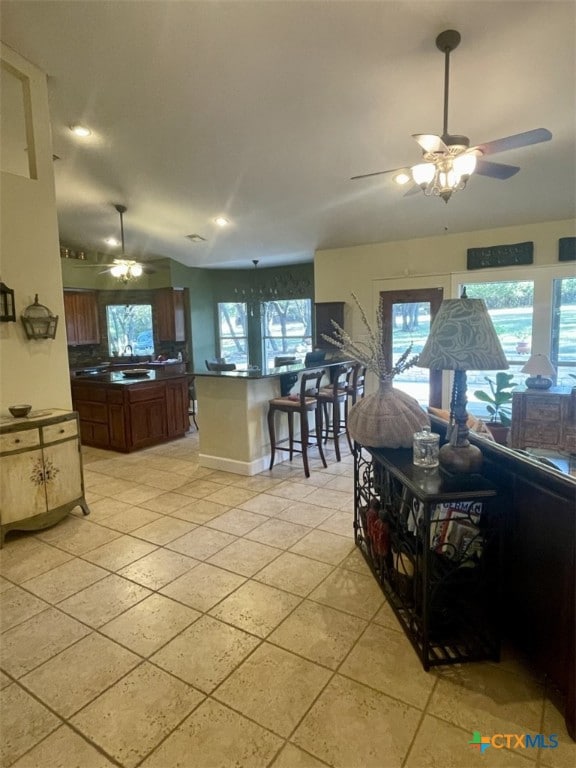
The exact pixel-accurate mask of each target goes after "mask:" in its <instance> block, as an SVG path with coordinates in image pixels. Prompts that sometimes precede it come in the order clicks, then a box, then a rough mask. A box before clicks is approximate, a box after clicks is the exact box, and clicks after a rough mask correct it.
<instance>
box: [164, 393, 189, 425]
mask: <svg viewBox="0 0 576 768" xmlns="http://www.w3.org/2000/svg"><path fill="white" fill-rule="evenodd" d="M188 403H189V394H188V382H187V381H186V380H185V379H182V380H179V381H167V382H166V423H167V428H168V437H175V436H176V435H182V434H184V433H185V432H187V431H188V429H189V428H190V419H189V417H188Z"/></svg>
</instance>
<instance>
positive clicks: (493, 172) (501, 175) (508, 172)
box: [475, 159, 520, 181]
mask: <svg viewBox="0 0 576 768" xmlns="http://www.w3.org/2000/svg"><path fill="white" fill-rule="evenodd" d="M519 170H520V168H519V167H518V166H517V165H506V164H505V163H492V162H491V161H490V160H481V159H478V161H477V162H476V170H475V173H478V174H479V175H480V176H490V178H492V179H500V180H502V181H503V180H504V179H509V178H510V177H511V176H514V175H515V174H516V173H518V171H519Z"/></svg>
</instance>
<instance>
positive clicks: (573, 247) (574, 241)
mask: <svg viewBox="0 0 576 768" xmlns="http://www.w3.org/2000/svg"><path fill="white" fill-rule="evenodd" d="M558 261H576V237H561V238H560V239H559V240H558Z"/></svg>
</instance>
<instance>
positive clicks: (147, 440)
mask: <svg viewBox="0 0 576 768" xmlns="http://www.w3.org/2000/svg"><path fill="white" fill-rule="evenodd" d="M189 379H190V376H189V374H187V373H179V372H177V371H172V370H170V369H168V370H150V371H148V370H147V371H146V372H145V373H143V374H142V376H141V377H138V378H128V377H126V376H124V375H123V373H122V372H121V371H116V372H112V373H98V374H96V375H94V374H88V375H85V376H76V377H75V378H73V379H72V382H71V387H72V404H73V407H74V410H76V411H78V413H79V416H80V434H81V438H82V443H83V444H84V445H91V446H94V447H96V448H107V449H109V450H113V451H123V452H126V453H128V452H130V451H135V450H138V449H140V448H146V447H147V446H149V445H155V444H157V443H162V442H165V441H167V440H172V439H174V438H176V437H182V436H183V435H184V434H185V433H186V432H187V431H188V429H189V428H190V421H189V418H188V406H189V392H188V385H189Z"/></svg>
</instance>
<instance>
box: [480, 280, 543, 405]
mask: <svg viewBox="0 0 576 768" xmlns="http://www.w3.org/2000/svg"><path fill="white" fill-rule="evenodd" d="M466 293H467V295H468V297H469V298H471V299H484V302H485V303H486V307H487V308H488V314H489V315H490V317H491V319H492V323H493V324H494V328H495V329H496V333H497V334H498V338H499V339H500V343H501V345H502V349H503V350H504V354H505V355H506V359H507V360H508V364H509V366H510V367H509V369H508V370H507V373H512V374H513V375H514V382H515V383H516V384H517V385H520V384H523V383H524V378H525V377H526V374H522V373H521V369H522V367H523V366H524V364H525V363H526V362H527V361H528V359H529V357H530V353H531V351H532V319H533V314H534V283H533V282H532V281H531V280H504V281H501V282H493V283H492V282H491V283H470V282H468V283H466ZM497 373H498V371H467V379H468V393H467V395H468V399H469V401H470V407H469V409H468V410H469V411H471V412H472V413H474V414H476V415H479V416H484V417H485V416H486V406H485V405H484V404H483V403H481V402H480V401H478V400H476V398H475V397H474V391H475V390H477V389H478V390H482V391H484V392H487V393H490V385H489V383H488V382H487V381H486V377H488V378H490V379H493V380H494V379H495V377H496V374H497Z"/></svg>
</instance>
